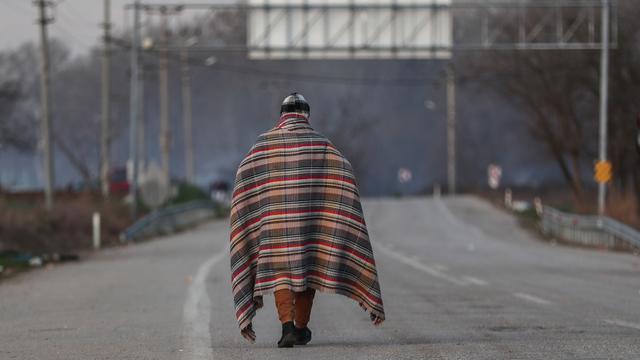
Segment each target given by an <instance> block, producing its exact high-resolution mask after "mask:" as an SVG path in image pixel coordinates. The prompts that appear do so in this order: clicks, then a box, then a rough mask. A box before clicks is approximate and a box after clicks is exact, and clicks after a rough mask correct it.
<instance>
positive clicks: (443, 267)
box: [433, 264, 449, 271]
mask: <svg viewBox="0 0 640 360" xmlns="http://www.w3.org/2000/svg"><path fill="white" fill-rule="evenodd" d="M433 267H434V269H436V270H438V271H447V270H449V268H448V267H446V266H444V265H440V264H433Z"/></svg>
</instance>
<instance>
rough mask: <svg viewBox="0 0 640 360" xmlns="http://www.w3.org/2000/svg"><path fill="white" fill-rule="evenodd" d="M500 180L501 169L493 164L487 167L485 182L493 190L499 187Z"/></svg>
mask: <svg viewBox="0 0 640 360" xmlns="http://www.w3.org/2000/svg"><path fill="white" fill-rule="evenodd" d="M501 178H502V168H501V167H500V166H498V165H495V164H490V165H489V166H488V167H487V182H488V183H489V187H490V188H492V189H493V190H495V189H497V188H499V187H500V179H501Z"/></svg>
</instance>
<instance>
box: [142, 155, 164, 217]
mask: <svg viewBox="0 0 640 360" xmlns="http://www.w3.org/2000/svg"><path fill="white" fill-rule="evenodd" d="M164 179H165V178H164V176H163V173H162V169H160V167H159V166H158V165H157V164H156V163H155V162H152V163H151V164H149V166H148V167H147V171H145V172H144V173H142V174H140V182H141V184H140V185H141V186H140V196H141V197H142V201H144V203H145V204H146V205H147V206H149V207H150V208H152V209H156V208H158V207H159V206H160V205H162V204H164V202H165V201H167V200H168V198H169V196H170V195H171V189H170V187H169V184H167V182H166V180H164Z"/></svg>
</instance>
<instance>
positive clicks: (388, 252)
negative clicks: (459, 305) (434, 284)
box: [376, 244, 468, 286]
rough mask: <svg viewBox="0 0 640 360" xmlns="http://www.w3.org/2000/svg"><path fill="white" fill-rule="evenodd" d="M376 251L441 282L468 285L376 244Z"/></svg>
mask: <svg viewBox="0 0 640 360" xmlns="http://www.w3.org/2000/svg"><path fill="white" fill-rule="evenodd" d="M376 250H379V251H382V252H383V253H385V254H386V255H388V256H389V257H392V258H394V259H396V260H398V261H400V262H401V263H403V264H405V265H409V266H411V267H412V268H414V269H417V270H420V271H422V272H424V273H427V274H429V275H431V276H433V277H435V278H438V279H442V280H446V281H448V282H450V283H452V284H455V285H462V286H464V285H468V283H467V282H466V281H464V280H461V279H457V278H455V277H453V276H451V275H447V274H445V273H443V272H442V271H439V270H438V269H435V268H433V267H431V266H428V265H425V264H423V263H421V262H419V261H418V260H416V259H414V258H409V257H407V256H405V255H403V254H400V253H398V252H395V251H393V250H391V249H389V248H388V247H386V246H383V245H379V244H377V246H376Z"/></svg>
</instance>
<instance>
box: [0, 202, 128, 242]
mask: <svg viewBox="0 0 640 360" xmlns="http://www.w3.org/2000/svg"><path fill="white" fill-rule="evenodd" d="M94 212H99V213H100V214H101V223H102V229H101V237H102V243H103V244H104V245H105V246H109V245H113V244H116V243H117V241H118V236H119V234H120V232H121V231H122V230H123V229H125V228H126V227H127V226H128V225H129V224H131V219H130V218H129V216H128V214H129V212H128V211H127V209H126V207H125V206H124V205H123V204H121V202H119V201H106V202H103V201H102V200H100V198H99V197H98V196H97V195H96V194H91V193H83V194H76V195H74V196H60V197H59V198H58V199H57V202H56V207H55V210H54V211H53V212H51V213H48V212H47V211H45V210H44V209H43V208H42V205H41V203H39V202H35V201H33V200H32V199H31V200H26V199H24V198H11V197H7V196H3V197H0V251H7V250H15V251H19V252H27V253H31V254H34V255H36V254H50V253H69V252H74V251H77V250H81V249H86V248H89V247H91V245H92V215H93V213H94Z"/></svg>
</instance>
